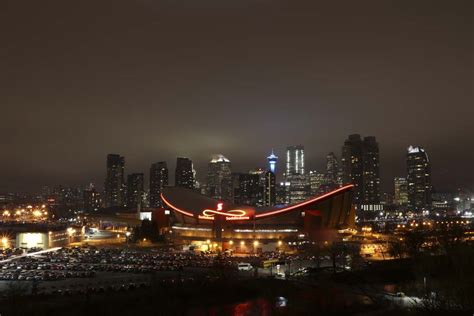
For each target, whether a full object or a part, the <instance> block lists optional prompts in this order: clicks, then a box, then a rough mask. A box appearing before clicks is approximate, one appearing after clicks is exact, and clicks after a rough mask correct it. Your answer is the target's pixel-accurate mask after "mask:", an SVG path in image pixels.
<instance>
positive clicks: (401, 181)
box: [393, 177, 408, 206]
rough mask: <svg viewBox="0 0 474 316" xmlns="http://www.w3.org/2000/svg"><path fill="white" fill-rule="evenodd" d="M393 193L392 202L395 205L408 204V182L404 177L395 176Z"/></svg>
mask: <svg viewBox="0 0 474 316" xmlns="http://www.w3.org/2000/svg"><path fill="white" fill-rule="evenodd" d="M393 184H394V188H395V190H394V194H393V203H394V204H395V205H397V206H407V205H408V182H407V179H406V178H402V177H396V178H395V179H394V180H393Z"/></svg>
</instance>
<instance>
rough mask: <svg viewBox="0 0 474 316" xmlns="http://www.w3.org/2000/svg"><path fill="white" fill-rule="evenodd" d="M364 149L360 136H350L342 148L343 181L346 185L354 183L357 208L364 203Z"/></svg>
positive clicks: (354, 199)
mask: <svg viewBox="0 0 474 316" xmlns="http://www.w3.org/2000/svg"><path fill="white" fill-rule="evenodd" d="M362 147H363V143H362V139H361V138H360V135H358V134H353V135H349V138H348V139H347V140H346V141H345V142H344V146H343V147H342V157H341V165H342V171H343V181H344V183H352V184H353V185H354V198H353V201H354V204H355V205H356V206H359V205H360V204H361V202H362V187H363V183H362V174H363V160H362V151H363V149H362Z"/></svg>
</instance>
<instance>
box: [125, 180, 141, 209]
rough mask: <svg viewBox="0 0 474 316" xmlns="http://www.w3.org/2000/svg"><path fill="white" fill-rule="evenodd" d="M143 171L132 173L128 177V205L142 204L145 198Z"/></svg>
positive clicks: (131, 206) (132, 206) (139, 205)
mask: <svg viewBox="0 0 474 316" xmlns="http://www.w3.org/2000/svg"><path fill="white" fill-rule="evenodd" d="M143 179H144V178H143V173H132V174H129V175H128V177H127V207H129V208H135V207H137V208H138V207H141V206H142V199H143V187H144V185H143V182H144V181H143Z"/></svg>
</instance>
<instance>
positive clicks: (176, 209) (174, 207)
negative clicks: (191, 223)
mask: <svg viewBox="0 0 474 316" xmlns="http://www.w3.org/2000/svg"><path fill="white" fill-rule="evenodd" d="M160 195H161V199H162V200H163V202H165V203H166V205H168V206H169V207H171V208H172V209H173V210H175V211H176V212H179V213H181V214H184V215H187V216H189V217H194V215H193V214H192V213H189V212H186V211H183V210H182V209H180V208H177V207H176V206H174V205H173V204H171V203H170V202H169V201H168V200H167V199H166V198H165V197H164V196H163V193H161V194H160Z"/></svg>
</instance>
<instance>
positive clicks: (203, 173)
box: [0, 134, 473, 199]
mask: <svg viewBox="0 0 474 316" xmlns="http://www.w3.org/2000/svg"><path fill="white" fill-rule="evenodd" d="M351 135H354V134H351ZM355 135H357V134H355ZM298 146H299V145H298ZM382 146H383V145H382ZM412 146H413V145H410V146H407V148H405V150H404V152H403V158H402V160H403V159H405V160H403V163H404V165H403V168H402V170H401V171H400V172H399V173H395V175H394V177H391V178H382V177H381V178H382V180H381V186H380V187H381V192H389V193H393V189H394V186H393V180H394V179H395V178H397V177H407V170H406V168H407V166H406V151H407V150H409V149H410V148H411V147H412ZM288 147H294V146H285V147H284V148H282V149H281V150H278V149H277V150H274V149H272V150H271V151H270V152H274V153H275V154H278V155H281V157H285V159H280V160H279V161H277V163H276V169H277V172H276V177H277V181H280V182H281V181H284V179H285V168H286V167H287V166H286V164H287V162H286V154H287V149H288ZM303 147H304V145H303ZM342 147H343V146H341V148H342ZM276 148H279V147H276ZM280 152H281V153H280ZM305 152H306V150H305ZM382 153H383V152H381V153H380V155H381V156H382ZM330 154H334V155H335V157H336V158H337V159H338V163H339V164H341V157H342V150H341V152H339V153H337V152H336V153H334V152H328V153H327V155H330ZM107 155H118V156H120V157H121V158H122V159H125V167H124V171H123V177H124V178H126V177H127V176H128V175H132V174H136V173H144V179H145V182H144V183H145V189H147V190H149V181H150V178H149V177H150V175H149V174H147V173H146V171H147V170H148V169H149V168H150V166H151V165H152V164H153V163H150V164H149V165H148V166H145V167H144V168H143V169H139V168H136V169H131V168H130V164H132V165H134V164H133V162H131V161H130V160H129V159H127V155H125V154H122V153H120V154H116V153H115V154H110V153H109V154H107ZM216 155H221V154H212V155H209V157H208V159H207V161H209V160H211V159H212V158H213V157H215V156H216ZM305 155H306V153H305ZM264 156H265V155H264ZM103 158H104V157H102V159H101V161H103ZM261 158H262V159H260V160H261V161H260V162H259V163H257V164H253V165H251V164H250V165H248V166H249V167H248V168H247V167H243V168H242V167H240V168H236V167H233V168H232V171H233V172H234V171H235V172H244V173H246V172H249V171H251V170H253V169H255V168H262V169H265V170H267V169H269V168H270V167H269V165H268V160H267V157H261ZM431 158H432V157H430V160H431ZM176 159H190V160H191V164H192V166H193V169H192V170H196V179H195V180H197V181H198V182H200V183H201V184H206V181H207V177H208V176H207V172H208V162H207V163H206V162H199V161H198V162H197V163H196V161H194V160H193V159H192V158H191V157H188V156H177V157H174V158H172V159H170V161H169V162H168V161H165V160H163V161H162V162H164V163H166V164H167V165H168V166H169V168H170V169H169V170H173V171H174V170H175V169H176ZM155 160H156V161H158V160H162V159H155ZM230 160H231V161H232V164H233V166H235V165H237V166H239V165H240V166H241V165H242V164H239V162H234V161H233V160H232V159H230ZM326 160H327V156H324V157H323V158H322V161H318V162H317V163H314V161H308V158H306V157H305V159H304V163H305V169H306V170H305V174H306V175H309V173H310V171H317V172H319V173H322V174H326V173H327V170H326V169H327V166H326V164H327V161H326ZM196 165H197V167H196ZM314 165H317V166H318V167H317V168H311V167H306V166H314ZM341 167H342V166H341ZM380 169H381V170H380V173H381V174H387V173H389V172H384V171H385V170H383V164H382V167H381V168H380ZM392 172H393V170H392ZM392 172H390V173H392ZM102 173H103V174H102V175H100V174H99V175H96V176H94V177H93V178H91V179H89V180H86V181H85V182H80V183H77V182H73V183H70V182H69V183H67V182H66V183H56V182H55V183H51V182H48V179H46V181H45V182H43V183H40V184H39V185H38V186H36V187H34V188H33V187H32V188H33V189H32V190H8V189H4V190H3V191H2V190H0V193H7V192H18V193H21V192H25V193H34V192H39V191H41V189H42V188H43V187H46V186H47V187H56V186H64V187H83V188H84V189H85V188H87V186H88V185H90V184H91V183H93V184H94V186H95V187H96V188H100V189H101V190H105V186H104V181H107V174H106V172H104V170H102ZM432 174H434V175H436V170H433V171H432ZM168 179H169V185H176V183H175V181H176V177H175V172H170V174H169V176H168ZM94 180H95V181H94ZM343 182H344V183H345V182H347V181H343ZM124 184H126V181H124ZM459 188H467V189H471V188H473V185H469V184H467V185H465V186H460V185H459V186H455V185H454V184H453V185H447V186H445V187H443V186H439V187H438V186H436V182H435V181H433V189H434V190H435V191H455V190H456V189H459ZM123 198H124V199H125V198H126V197H125V196H124V197H123Z"/></svg>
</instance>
